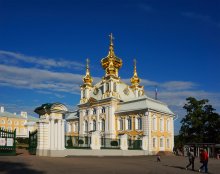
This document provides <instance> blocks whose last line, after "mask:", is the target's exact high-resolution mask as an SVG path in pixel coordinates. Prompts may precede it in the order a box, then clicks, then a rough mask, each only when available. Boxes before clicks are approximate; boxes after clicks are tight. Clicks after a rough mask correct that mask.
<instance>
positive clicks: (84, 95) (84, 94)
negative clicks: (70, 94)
mask: <svg viewBox="0 0 220 174" xmlns="http://www.w3.org/2000/svg"><path fill="white" fill-rule="evenodd" d="M82 95H83V96H82V98H85V97H86V93H85V90H83V94H82Z"/></svg>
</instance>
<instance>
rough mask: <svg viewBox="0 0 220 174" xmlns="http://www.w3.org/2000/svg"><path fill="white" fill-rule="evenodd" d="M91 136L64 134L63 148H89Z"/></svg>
mask: <svg viewBox="0 0 220 174" xmlns="http://www.w3.org/2000/svg"><path fill="white" fill-rule="evenodd" d="M90 144H91V137H88V136H85V137H81V136H65V148H67V149H88V148H90Z"/></svg>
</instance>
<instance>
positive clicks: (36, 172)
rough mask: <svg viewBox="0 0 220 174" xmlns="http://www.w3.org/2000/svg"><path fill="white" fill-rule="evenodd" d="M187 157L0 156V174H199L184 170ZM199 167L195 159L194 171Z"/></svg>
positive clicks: (215, 163) (217, 163)
mask: <svg viewBox="0 0 220 174" xmlns="http://www.w3.org/2000/svg"><path fill="white" fill-rule="evenodd" d="M187 163H188V161H187V158H185V157H182V156H162V157H161V162H156V157H155V156H140V157H66V158H51V157H37V156H31V155H18V156H0V173H3V174H20V173H21V174H29V173H30V174H46V173H48V174H69V173H73V174H99V173H100V174H101V173H102V174H148V173H149V174H160V173H161V174H183V173H188V174H191V173H194V174H195V173H198V172H197V171H196V172H195V171H191V170H185V166H186V164H187ZM199 166H200V163H199V160H198V159H196V162H195V169H198V168H199ZM209 171H210V173H212V174H218V173H219V171H220V160H217V159H210V160H209Z"/></svg>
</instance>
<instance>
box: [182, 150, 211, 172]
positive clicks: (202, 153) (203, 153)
mask: <svg viewBox="0 0 220 174" xmlns="http://www.w3.org/2000/svg"><path fill="white" fill-rule="evenodd" d="M187 156H188V159H189V164H188V165H187V166H186V170H187V169H188V168H189V167H190V166H192V170H194V161H195V155H194V151H193V149H189V150H188V152H187ZM208 159H209V157H208V153H207V151H206V149H201V150H200V163H202V165H201V167H200V168H199V172H202V171H203V170H204V169H205V173H208Z"/></svg>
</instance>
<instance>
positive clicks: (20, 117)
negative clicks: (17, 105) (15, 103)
mask: <svg viewBox="0 0 220 174" xmlns="http://www.w3.org/2000/svg"><path fill="white" fill-rule="evenodd" d="M0 117H7V118H18V119H24V120H25V119H27V121H33V122H37V121H38V120H39V119H38V118H36V117H33V116H30V115H28V116H27V118H25V117H23V116H21V115H17V114H16V115H15V114H13V113H10V112H0Z"/></svg>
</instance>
